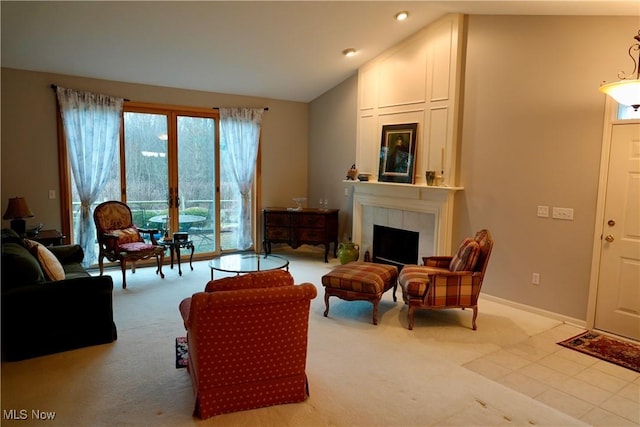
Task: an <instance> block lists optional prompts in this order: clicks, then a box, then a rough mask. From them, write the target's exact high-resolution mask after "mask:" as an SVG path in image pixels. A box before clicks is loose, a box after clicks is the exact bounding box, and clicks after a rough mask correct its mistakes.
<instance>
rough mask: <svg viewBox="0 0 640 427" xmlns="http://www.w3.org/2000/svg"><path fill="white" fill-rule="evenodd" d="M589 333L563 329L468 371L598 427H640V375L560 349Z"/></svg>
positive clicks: (496, 354)
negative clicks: (577, 336)
mask: <svg viewBox="0 0 640 427" xmlns="http://www.w3.org/2000/svg"><path fill="white" fill-rule="evenodd" d="M583 331H584V329H581V328H578V327H575V326H571V325H568V324H563V325H560V326H557V327H555V328H553V329H550V330H548V331H545V332H543V333H540V334H538V335H534V336H532V337H531V338H530V339H528V340H527V341H525V342H522V343H519V344H517V345H514V346H511V347H505V348H503V349H501V350H498V351H496V352H494V353H490V354H487V355H485V356H482V357H480V358H478V359H475V360H473V361H471V362H469V363H467V364H465V365H464V367H466V368H467V369H470V370H472V371H474V372H476V373H478V374H480V375H482V376H484V377H486V378H489V379H492V380H494V381H496V382H498V383H501V384H503V385H505V386H507V387H509V388H511V389H513V390H517V391H519V392H521V393H523V394H526V395H528V396H530V397H532V398H534V399H536V400H538V401H540V402H543V403H545V404H547V405H549V406H551V407H553V408H556V409H558V410H560V411H562V412H564V413H566V414H569V415H572V416H573V417H575V418H578V419H580V420H582V421H584V422H586V423H588V424H591V425H594V426H634V425H640V373H638V372H635V371H632V370H630V369H626V368H623V367H620V366H617V365H614V364H612V363H609V362H605V361H602V360H600V359H597V358H595V357H591V356H587V355H585V354H582V353H580V352H577V351H575V350H571V349H568V348H565V347H562V346H560V345H558V344H557V342H559V341H562V340H565V339H567V338H570V337H573V336H575V335H578V334H579V333H581V332H583Z"/></svg>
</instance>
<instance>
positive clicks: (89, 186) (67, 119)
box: [56, 86, 124, 264]
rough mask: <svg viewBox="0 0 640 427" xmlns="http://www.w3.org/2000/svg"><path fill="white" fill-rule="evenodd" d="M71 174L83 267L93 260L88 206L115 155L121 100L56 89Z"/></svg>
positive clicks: (106, 175)
mask: <svg viewBox="0 0 640 427" xmlns="http://www.w3.org/2000/svg"><path fill="white" fill-rule="evenodd" d="M56 94H57V96H58V104H59V106H60V115H61V117H62V124H63V128H64V136H65V139H66V143H67V151H68V156H69V163H70V165H71V173H72V174H73V179H74V181H75V184H76V190H77V191H78V195H79V197H80V218H79V221H78V222H77V224H76V228H75V241H76V243H78V244H79V245H80V246H82V249H83V250H84V251H85V261H84V262H85V264H91V263H92V262H94V260H95V259H96V257H97V255H96V247H95V237H96V236H95V224H93V219H92V217H91V205H92V204H93V203H94V202H95V201H96V200H97V199H98V196H99V195H100V192H101V190H102V188H103V187H104V185H105V183H106V182H107V179H108V177H109V173H110V172H111V169H112V168H113V165H114V160H115V158H116V154H117V153H118V140H119V137H120V125H121V120H122V105H123V102H124V99H122V98H114V97H111V96H107V95H101V94H96V93H91V92H83V91H78V90H74V89H66V88H62V87H60V86H58V87H57V88H56Z"/></svg>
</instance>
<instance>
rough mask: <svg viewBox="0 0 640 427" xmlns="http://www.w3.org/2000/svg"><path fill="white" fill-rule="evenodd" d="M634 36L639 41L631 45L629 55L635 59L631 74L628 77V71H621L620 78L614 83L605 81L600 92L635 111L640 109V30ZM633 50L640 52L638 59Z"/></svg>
mask: <svg viewBox="0 0 640 427" xmlns="http://www.w3.org/2000/svg"><path fill="white" fill-rule="evenodd" d="M633 38H634V39H635V40H636V41H637V42H638V43H634V44H632V45H631V46H630V47H629V56H630V57H631V60H632V61H633V71H631V75H630V76H629V78H627V75H626V73H625V72H624V71H620V72H619V73H618V78H619V79H620V80H619V81H617V82H613V83H603V84H602V85H601V86H600V92H602V93H605V94H607V95H609V96H610V97H612V98H613V99H615V101H616V102H618V103H619V104H622V105H630V106H631V107H633V109H634V111H638V108H639V107H640V30H638V34H637V35H635V36H634V37H633ZM633 51H637V52H638V59H637V60H636V59H635V58H634V57H633V54H632V52H633ZM634 74H635V75H634ZM634 77H635V78H634Z"/></svg>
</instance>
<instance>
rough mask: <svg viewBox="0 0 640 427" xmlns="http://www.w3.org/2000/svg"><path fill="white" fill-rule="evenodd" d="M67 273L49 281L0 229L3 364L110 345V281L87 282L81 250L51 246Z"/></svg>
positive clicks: (113, 331)
mask: <svg viewBox="0 0 640 427" xmlns="http://www.w3.org/2000/svg"><path fill="white" fill-rule="evenodd" d="M48 249H49V250H50V251H51V252H52V253H53V254H54V255H55V256H56V258H58V260H59V261H60V263H61V264H62V267H63V268H64V271H65V279H64V280H56V281H50V280H48V278H47V275H46V274H45V273H44V271H43V269H42V268H41V265H40V263H39V262H38V259H37V257H36V256H34V255H33V254H32V252H31V251H30V250H29V249H28V248H27V245H25V242H24V240H23V239H22V238H20V236H18V235H17V234H16V233H15V232H13V230H9V229H2V265H1V268H2V282H1V286H2V291H1V298H2V307H1V310H2V311H1V315H2V359H3V360H7V361H15V360H22V359H28V358H31V357H36V356H42V355H46V354H52V353H58V352H61V351H66V350H72V349H76V348H81V347H87V346H91V345H96V344H105V343H109V342H113V340H115V339H116V337H117V333H116V326H115V323H114V322H113V299H112V292H113V281H112V279H111V276H91V275H90V274H89V273H88V272H87V271H86V269H85V268H83V266H82V264H81V262H82V260H83V258H84V252H83V250H82V248H81V247H80V246H79V245H63V246H51V247H49V248H48Z"/></svg>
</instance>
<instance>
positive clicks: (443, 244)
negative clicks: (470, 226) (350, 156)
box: [352, 181, 462, 263]
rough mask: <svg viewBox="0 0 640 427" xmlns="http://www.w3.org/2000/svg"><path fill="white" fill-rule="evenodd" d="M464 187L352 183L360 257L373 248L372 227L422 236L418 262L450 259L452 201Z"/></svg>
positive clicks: (354, 226)
mask: <svg viewBox="0 0 640 427" xmlns="http://www.w3.org/2000/svg"><path fill="white" fill-rule="evenodd" d="M459 190H462V188H461V187H428V186H425V185H408V184H391V183H380V182H357V181H356V182H353V238H352V239H353V241H354V242H355V243H358V244H359V245H360V253H361V256H364V253H365V252H366V251H369V252H371V250H372V248H373V226H374V225H383V226H386V227H393V228H399V229H402V230H408V231H416V232H418V233H420V237H419V239H418V262H419V263H420V262H421V259H422V257H424V256H430V255H450V254H451V237H452V228H453V201H454V195H455V192H456V191H459Z"/></svg>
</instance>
